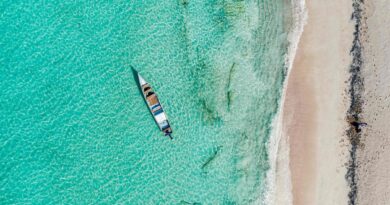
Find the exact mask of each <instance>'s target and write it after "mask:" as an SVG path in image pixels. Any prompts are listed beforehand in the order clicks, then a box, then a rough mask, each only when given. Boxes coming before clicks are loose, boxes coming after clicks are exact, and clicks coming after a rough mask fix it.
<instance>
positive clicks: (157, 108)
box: [135, 71, 172, 139]
mask: <svg viewBox="0 0 390 205" xmlns="http://www.w3.org/2000/svg"><path fill="white" fill-rule="evenodd" d="M135 72H136V71H135ZM136 76H137V78H138V83H139V88H140V89H141V93H142V95H143V97H144V100H145V102H146V104H147V105H148V108H149V111H150V113H151V114H152V116H153V118H154V120H155V122H156V123H157V125H158V127H159V129H160V130H161V131H162V132H163V133H164V135H165V136H168V137H170V138H171V139H172V136H171V134H172V128H171V126H170V124H169V121H168V118H167V115H166V114H165V111H164V109H163V107H162V105H161V103H160V101H159V99H158V97H157V94H156V93H155V92H154V90H153V89H152V87H151V85H150V84H149V83H148V82H146V81H145V79H144V78H142V76H141V75H140V74H139V73H138V72H136Z"/></svg>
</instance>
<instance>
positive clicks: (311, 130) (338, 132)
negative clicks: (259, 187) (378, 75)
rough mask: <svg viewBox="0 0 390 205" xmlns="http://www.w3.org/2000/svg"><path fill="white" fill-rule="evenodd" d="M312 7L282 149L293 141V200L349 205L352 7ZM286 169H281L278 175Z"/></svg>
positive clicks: (288, 100) (334, 2)
mask: <svg viewBox="0 0 390 205" xmlns="http://www.w3.org/2000/svg"><path fill="white" fill-rule="evenodd" d="M306 5H307V9H308V19H307V20H308V21H307V25H306V26H305V28H304V31H303V34H302V36H301V40H300V42H299V46H298V50H297V55H296V57H295V60H294V63H293V68H292V70H291V72H290V74H289V75H290V76H289V78H288V82H287V87H286V90H285V99H284V103H283V105H282V106H283V107H282V108H281V110H282V113H281V118H280V120H281V122H280V123H281V129H282V130H281V133H282V135H283V137H282V139H281V140H280V144H279V145H280V147H279V152H281V151H283V144H284V145H285V144H287V143H290V147H289V150H290V158H289V162H290V170H291V182H292V196H293V204H298V205H301V204H303V205H305V204H308V205H313V204H316V205H318V204H347V202H348V197H347V194H348V191H349V188H348V185H347V182H346V180H345V174H346V168H345V167H344V163H346V162H347V160H348V146H346V145H347V141H346V140H345V130H346V129H347V126H348V125H347V123H346V121H345V116H346V112H347V108H348V101H347V100H346V93H345V89H346V88H347V86H348V84H347V83H345V81H347V79H348V76H349V75H348V68H349V65H350V60H351V57H350V55H349V50H350V48H351V46H352V39H353V36H352V33H353V22H352V21H350V16H351V13H352V6H351V2H349V1H338V0H329V1H326V2H324V1H319V0H312V1H307V2H306ZM342 140H344V142H342ZM287 150H288V149H287ZM280 161H281V162H283V161H284V162H285V161H286V159H284V158H283V159H280ZM287 161H288V160H287ZM284 171H285V170H284V169H277V170H276V175H283V172H284ZM282 186H283V185H282V184H280V183H279V184H278V183H277V186H276V187H277V188H276V189H277V191H276V192H278V191H280V190H281V191H280V192H282V193H283V192H285V189H283V188H281V187H282ZM278 189H279V190H278ZM276 195H277V194H276ZM276 198H278V197H276ZM275 201H276V203H275V204H286V203H284V202H283V201H278V200H275Z"/></svg>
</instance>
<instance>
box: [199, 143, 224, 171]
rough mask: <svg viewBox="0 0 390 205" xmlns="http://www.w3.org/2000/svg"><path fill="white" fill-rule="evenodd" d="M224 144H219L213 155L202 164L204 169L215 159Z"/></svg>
mask: <svg viewBox="0 0 390 205" xmlns="http://www.w3.org/2000/svg"><path fill="white" fill-rule="evenodd" d="M221 148H222V146H218V147H217V149H215V150H214V152H213V153H212V155H211V156H210V157H209V158H207V160H206V162H205V163H203V165H202V169H205V168H207V166H208V165H209V164H210V163H211V162H213V161H214V159H215V158H216V157H217V155H218V153H219V152H220V150H221Z"/></svg>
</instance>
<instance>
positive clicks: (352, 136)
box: [345, 0, 364, 205]
mask: <svg viewBox="0 0 390 205" xmlns="http://www.w3.org/2000/svg"><path fill="white" fill-rule="evenodd" d="M362 6H363V1H362V0H352V7H353V13H352V16H351V19H352V20H353V21H355V31H354V33H353V35H354V39H353V45H352V48H351V51H350V53H351V55H352V64H351V66H350V70H349V72H350V74H351V76H350V79H349V83H350V86H349V90H348V93H349V96H350V99H351V104H350V107H349V109H348V112H347V121H348V122H349V124H350V127H349V129H348V130H347V136H348V139H349V142H350V144H351V149H350V151H349V154H350V159H349V163H348V169H347V174H346V176H345V177H346V179H347V181H348V184H349V187H350V191H349V193H348V198H349V201H348V204H349V205H355V204H356V199H357V193H358V190H357V179H356V169H357V161H356V160H357V159H356V151H357V149H358V148H359V146H360V145H361V142H360V138H361V133H360V132H361V127H362V126H361V125H364V123H362V120H361V119H360V118H361V113H362V104H363V99H362V92H363V89H364V81H363V77H362V74H361V68H362V65H363V58H362V45H361V36H362V22H361V19H362Z"/></svg>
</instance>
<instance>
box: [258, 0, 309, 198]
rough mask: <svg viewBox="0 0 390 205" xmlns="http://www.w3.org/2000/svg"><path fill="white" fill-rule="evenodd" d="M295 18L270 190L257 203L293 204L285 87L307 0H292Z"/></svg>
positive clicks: (276, 127) (273, 147)
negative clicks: (284, 119) (285, 112)
mask: <svg viewBox="0 0 390 205" xmlns="http://www.w3.org/2000/svg"><path fill="white" fill-rule="evenodd" d="M291 10H292V11H291V12H292V13H291V14H292V20H293V21H292V22H291V27H290V30H289V31H288V32H289V34H288V42H289V46H288V50H287V55H286V57H285V65H286V67H287V72H286V79H285V81H284V85H283V91H282V96H281V100H280V101H279V110H278V112H277V113H276V115H275V117H274V120H273V122H272V133H271V137H270V141H269V144H268V152H269V163H270V169H269V171H268V172H267V182H266V183H267V191H266V194H265V200H264V201H263V202H260V201H259V203H258V204H262V203H263V204H267V205H268V204H269V205H279V204H283V205H285V204H292V201H293V196H292V184H291V172H290V165H289V163H290V162H289V161H290V156H289V153H290V149H289V148H290V146H289V139H288V136H284V135H285V133H284V130H283V105H284V101H285V96H286V88H287V85H288V81H289V76H290V72H291V69H292V65H293V62H294V58H295V55H296V51H297V49H298V43H299V40H300V38H301V35H302V33H303V29H304V26H305V24H306V22H307V10H306V5H305V0H291Z"/></svg>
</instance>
